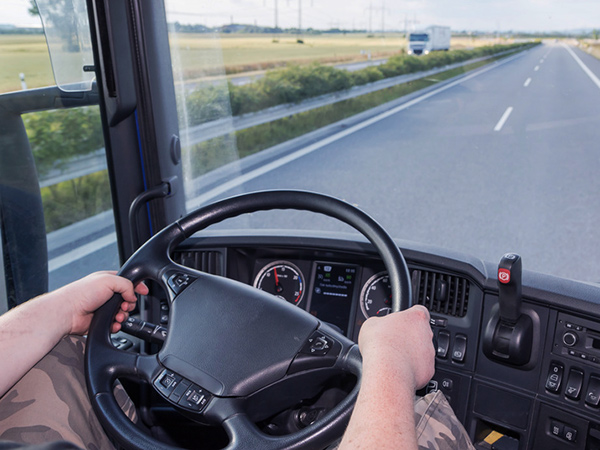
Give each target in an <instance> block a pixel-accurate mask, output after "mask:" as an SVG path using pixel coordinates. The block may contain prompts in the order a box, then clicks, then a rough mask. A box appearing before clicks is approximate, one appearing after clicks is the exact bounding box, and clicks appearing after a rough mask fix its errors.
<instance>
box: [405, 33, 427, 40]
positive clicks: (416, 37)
mask: <svg viewBox="0 0 600 450" xmlns="http://www.w3.org/2000/svg"><path fill="white" fill-rule="evenodd" d="M408 39H409V41H410V42H415V41H417V42H427V41H428V40H429V36H428V35H427V34H425V33H411V34H410V35H409V36H408Z"/></svg>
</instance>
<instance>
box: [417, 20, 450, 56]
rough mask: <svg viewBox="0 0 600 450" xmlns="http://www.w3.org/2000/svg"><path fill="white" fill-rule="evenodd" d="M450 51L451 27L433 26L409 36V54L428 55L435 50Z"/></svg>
mask: <svg viewBox="0 0 600 450" xmlns="http://www.w3.org/2000/svg"><path fill="white" fill-rule="evenodd" d="M449 49H450V27H440V26H431V27H428V28H426V29H425V30H423V31H413V32H411V33H410V34H409V35H408V54H409V55H421V54H423V55H427V54H429V53H430V52H432V51H435V50H449Z"/></svg>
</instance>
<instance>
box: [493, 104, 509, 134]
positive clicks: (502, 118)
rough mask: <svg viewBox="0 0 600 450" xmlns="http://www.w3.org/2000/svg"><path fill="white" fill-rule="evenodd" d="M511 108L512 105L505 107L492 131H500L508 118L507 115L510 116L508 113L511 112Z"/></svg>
mask: <svg viewBox="0 0 600 450" xmlns="http://www.w3.org/2000/svg"><path fill="white" fill-rule="evenodd" d="M512 110H513V107H512V106H509V107H508V108H506V111H504V114H502V117H500V120H499V121H498V123H497V124H496V126H495V127H494V131H500V130H501V129H502V127H503V126H504V124H505V123H506V121H507V120H508V116H510V113H511V112H512Z"/></svg>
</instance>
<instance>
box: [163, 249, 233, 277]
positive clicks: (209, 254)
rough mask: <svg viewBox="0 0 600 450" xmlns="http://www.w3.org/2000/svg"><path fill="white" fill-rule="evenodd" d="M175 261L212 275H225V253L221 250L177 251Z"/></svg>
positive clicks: (174, 255) (174, 256)
mask: <svg viewBox="0 0 600 450" xmlns="http://www.w3.org/2000/svg"><path fill="white" fill-rule="evenodd" d="M173 261H175V262H176V263H177V264H181V265H182V266H186V267H191V268H192V269H196V270H201V271H202V272H206V273H210V274H212V275H223V255H222V254H221V252H219V251H213V250H206V251H196V250H194V251H175V252H174V253H173Z"/></svg>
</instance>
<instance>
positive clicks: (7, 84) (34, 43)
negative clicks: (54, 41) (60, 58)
mask: <svg viewBox="0 0 600 450" xmlns="http://www.w3.org/2000/svg"><path fill="white" fill-rule="evenodd" d="M20 73H24V74H25V81H26V82H27V87H28V88H34V87H40V86H49V85H52V84H54V78H53V76H52V67H51V66H50V58H49V56H48V47H47V46H46V38H45V37H44V35H29V34H28V35H18V34H17V35H14V34H0V92H9V91H18V90H20V89H21V80H20V79H19V74H20Z"/></svg>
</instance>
